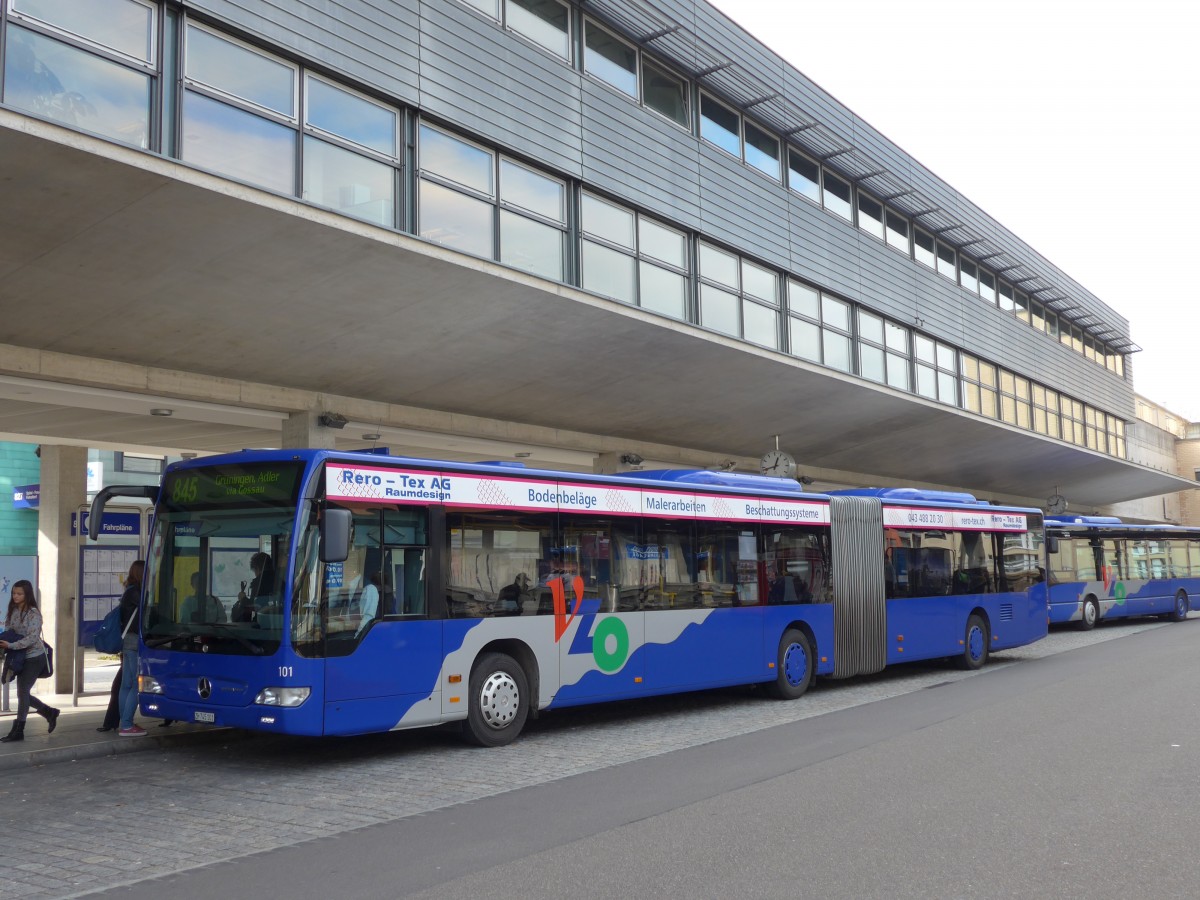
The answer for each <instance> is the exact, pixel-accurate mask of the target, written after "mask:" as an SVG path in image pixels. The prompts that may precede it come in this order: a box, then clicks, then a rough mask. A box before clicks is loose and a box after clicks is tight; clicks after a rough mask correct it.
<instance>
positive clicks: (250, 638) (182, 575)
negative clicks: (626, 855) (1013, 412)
mask: <svg viewBox="0 0 1200 900" xmlns="http://www.w3.org/2000/svg"><path fill="white" fill-rule="evenodd" d="M143 492H144V489H141V488H121V487H111V488H106V489H105V490H104V491H102V492H101V494H100V495H98V496H97V498H96V501H95V503H94V505H93V515H92V520H91V521H92V524H93V528H95V529H98V528H99V523H100V519H101V516H102V512H103V505H104V503H105V502H106V501H107V500H108V499H109V498H110V497H112V496H121V495H125V494H131V493H143ZM146 493H149V492H146ZM155 493H156V505H155V517H154V528H153V531H152V537H151V542H150V550H149V553H148V559H147V569H146V578H145V583H144V596H143V605H142V616H141V620H140V626H141V627H140V633H141V658H140V664H139V666H140V668H139V676H140V677H139V691H140V693H139V703H140V709H141V711H142V712H143V713H144V714H146V715H149V716H157V717H162V718H170V719H177V720H182V721H188V722H208V723H214V724H217V725H228V726H235V727H240V728H250V729H257V730H261V731H269V732H279V733H288V734H305V735H322V734H324V735H334V734H341V735H347V734H362V733H367V732H377V731H387V730H391V729H399V728H410V727H416V726H423V725H434V724H439V723H446V722H461V723H462V728H463V731H464V735H465V736H466V737H467V738H468V739H469V740H471V741H473V742H476V743H478V744H482V745H485V746H494V745H499V744H504V743H507V742H508V741H510V740H512V739H513V738H514V737H515V736H516V735H517V734H518V733H519V732H520V730H521V728H522V727H523V725H524V723H525V722H526V720H527V718H528V717H529V716H531V715H537V714H538V713H540V712H543V711H546V710H552V709H556V708H559V707H567V706H573V705H578V704H585V703H596V702H602V701H611V700H620V699H627V698H635V697H645V696H650V695H654V694H667V693H673V692H680V691H693V690H699V689H705V688H715V687H722V686H729V685H742V684H761V685H764V686H765V687H766V688H768V689H769V690H770V691H771V692H772V693H773V694H775V695H777V696H779V697H783V698H796V697H799V696H800V695H802V694H803V693H804V692H805V691H806V690H807V689H808V687H809V685H810V684H811V683H812V682H813V679H814V678H815V677H816V676H830V677H834V678H844V677H848V676H852V675H857V674H864V673H871V672H876V671H879V670H881V669H883V668H884V667H885V666H887V665H889V664H891V663H897V662H904V661H912V660H921V659H930V658H938V657H953V658H955V659H957V660H958V662H959V663H960V664H961V665H963V666H965V667H967V668H977V667H979V666H981V665H983V663H984V662H985V661H986V659H987V656H988V653H989V652H991V651H993V650H999V649H1004V648H1008V647H1015V646H1018V645H1021V644H1026V643H1029V642H1031V641H1035V640H1037V639H1038V638H1040V637H1042V636H1043V635H1044V634H1045V633H1046V628H1047V623H1046V596H1045V586H1044V584H1043V583H1042V581H1041V577H1040V573H1041V570H1040V567H1039V565H1038V563H1039V558H1040V555H1041V553H1042V540H1043V531H1042V517H1041V514H1040V513H1039V512H1038V511H1036V510H1030V509H1017V508H1002V507H996V506H990V505H987V504H982V503H978V502H976V501H975V500H974V498H972V497H970V496H969V495H963V494H933V493H921V492H916V491H903V490H901V491H885V490H880V491H858V492H847V493H844V494H806V493H803V491H802V489H801V488H800V486H799V485H798V484H796V483H795V482H794V481H789V480H785V479H779V478H767V477H764V476H758V475H739V474H733V473H719V472H709V471H690V470H688V471H675V470H670V471H658V472H633V473H625V474H622V475H613V476H602V475H590V474H576V473H567V472H555V471H547V470H536V469H527V468H524V467H521V466H518V465H513V464H501V463H495V464H488V463H477V464H463V463H450V462H439V461H436V460H425V459H412V458H398V457H387V456H379V455H373V454H368V453H336V452H332V451H314V450H306V451H283V450H280V451H245V452H241V453H234V454H229V455H225V456H214V457H208V458H205V459H198V460H188V461H184V462H181V463H177V464H174V465H172V466H170V467H169V468H168V470H167V471H166V473H165V474H164V477H163V482H162V485H161V488H159V489H157V491H156V492H155Z"/></svg>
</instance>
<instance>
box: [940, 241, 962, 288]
mask: <svg viewBox="0 0 1200 900" xmlns="http://www.w3.org/2000/svg"><path fill="white" fill-rule="evenodd" d="M957 259H958V254H957V253H956V252H955V250H954V248H953V247H951V246H950V245H949V244H943V243H942V242H941V241H938V245H937V271H938V274H939V275H945V276H946V277H947V278H949V279H950V280H951V281H957V280H958V267H957V265H956V262H957Z"/></svg>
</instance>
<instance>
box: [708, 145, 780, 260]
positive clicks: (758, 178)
mask: <svg viewBox="0 0 1200 900" xmlns="http://www.w3.org/2000/svg"><path fill="white" fill-rule="evenodd" d="M783 192H784V188H783V186H782V185H781V184H779V183H778V182H772V181H771V180H770V179H769V178H767V177H766V176H764V175H761V174H759V173H758V172H756V171H755V170H754V169H752V168H750V167H749V166H746V165H743V164H742V163H741V161H740V160H737V159H734V158H733V157H731V156H729V155H728V154H725V153H722V152H721V151H720V150H717V149H715V148H713V147H711V146H709V145H707V144H704V143H703V142H702V143H701V148H700V204H701V205H700V213H701V217H702V231H703V232H704V234H705V235H706V236H707V237H710V238H712V239H713V240H716V241H723V242H725V243H727V244H730V245H731V246H733V247H736V248H748V249H749V255H751V256H753V257H754V258H756V259H759V260H761V261H762V262H765V263H768V264H770V265H774V266H778V267H786V266H787V264H788V261H789V257H790V255H791V254H790V253H789V250H788V243H787V228H786V223H787V200H786V197H785V196H784V193H783Z"/></svg>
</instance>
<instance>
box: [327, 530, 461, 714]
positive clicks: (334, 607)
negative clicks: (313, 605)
mask: <svg viewBox="0 0 1200 900" xmlns="http://www.w3.org/2000/svg"><path fill="white" fill-rule="evenodd" d="M427 535H428V528H427V514H426V511H425V510H424V509H420V508H412V509H409V508H401V509H372V510H355V513H354V530H353V536H352V540H351V547H350V554H349V556H348V557H347V558H346V560H345V562H343V563H340V564H332V565H330V566H329V567H327V571H326V578H325V601H324V603H323V607H324V609H325V611H326V615H325V633H324V643H325V653H326V665H325V731H326V733H327V734H356V733H360V732H366V731H384V730H388V729H391V728H396V727H398V726H401V725H403V726H405V727H407V726H409V725H420V724H428V723H430V722H435V721H437V720H438V719H439V717H440V713H441V698H440V694H439V687H440V686H439V684H438V681H439V673H440V671H441V666H442V655H443V654H442V622H441V620H440V619H431V618H430V616H429V601H428V594H427V589H426V588H427V582H428V578H427V564H428V561H429V547H428V536H427Z"/></svg>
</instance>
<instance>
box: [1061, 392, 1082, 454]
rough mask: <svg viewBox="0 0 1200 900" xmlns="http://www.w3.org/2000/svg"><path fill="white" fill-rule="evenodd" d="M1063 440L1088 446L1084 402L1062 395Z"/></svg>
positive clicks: (1080, 445)
mask: <svg viewBox="0 0 1200 900" xmlns="http://www.w3.org/2000/svg"><path fill="white" fill-rule="evenodd" d="M1060 401H1061V407H1062V429H1063V435H1062V436H1063V440H1064V441H1068V442H1070V443H1072V444H1075V445H1076V446H1079V447H1084V446H1087V438H1086V436H1085V432H1084V424H1083V404H1082V403H1080V402H1079V401H1078V400H1072V399H1070V398H1069V397H1062V396H1061V395H1060Z"/></svg>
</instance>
